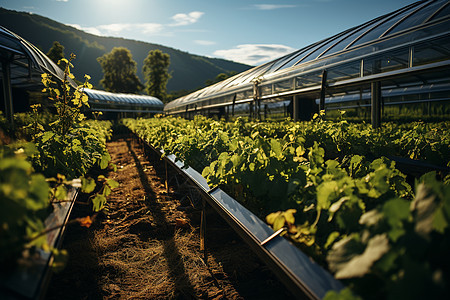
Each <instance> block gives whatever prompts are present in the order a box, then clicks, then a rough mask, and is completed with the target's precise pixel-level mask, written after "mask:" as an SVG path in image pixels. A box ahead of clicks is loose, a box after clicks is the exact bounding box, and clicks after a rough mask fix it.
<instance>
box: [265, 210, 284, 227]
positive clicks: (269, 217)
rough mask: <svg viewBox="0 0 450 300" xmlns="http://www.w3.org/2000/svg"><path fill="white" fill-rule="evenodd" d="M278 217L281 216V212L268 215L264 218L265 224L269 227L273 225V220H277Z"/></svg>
mask: <svg viewBox="0 0 450 300" xmlns="http://www.w3.org/2000/svg"><path fill="white" fill-rule="evenodd" d="M279 215H281V212H280V211H277V212H274V213H271V214H269V215H268V216H267V217H266V222H267V223H268V224H269V225H273V223H275V220H276V219H277V218H278V216H279Z"/></svg>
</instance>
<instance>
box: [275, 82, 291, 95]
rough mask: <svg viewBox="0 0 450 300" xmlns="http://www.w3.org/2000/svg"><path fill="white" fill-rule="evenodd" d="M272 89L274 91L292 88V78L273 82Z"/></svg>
mask: <svg viewBox="0 0 450 300" xmlns="http://www.w3.org/2000/svg"><path fill="white" fill-rule="evenodd" d="M273 89H274V92H275V93H279V92H284V91H289V90H292V79H288V80H283V81H279V82H275V83H274V84H273Z"/></svg>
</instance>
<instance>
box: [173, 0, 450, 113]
mask: <svg viewBox="0 0 450 300" xmlns="http://www.w3.org/2000/svg"><path fill="white" fill-rule="evenodd" d="M449 35H450V2H449V1H448V0H437V1H433V0H429V1H419V2H416V3H413V4H410V5H408V6H406V7H403V8H401V9H399V10H396V11H394V12H391V13H389V14H386V15H383V16H381V17H378V18H376V19H373V20H370V21H368V22H366V23H364V24H361V25H359V26H356V27H353V28H350V29H348V30H346V31H344V32H341V33H339V34H336V35H334V36H332V37H330V38H327V39H324V40H322V41H319V42H317V43H314V44H312V45H309V46H307V47H304V48H302V49H299V50H297V51H295V52H293V53H291V54H288V55H285V56H283V57H280V58H278V59H276V60H274V61H271V62H269V63H266V64H263V65H261V66H257V67H255V68H252V69H250V70H247V71H245V72H242V73H240V74H237V75H235V76H233V77H231V78H228V79H226V80H224V81H222V82H219V83H216V84H214V85H212V86H209V87H206V88H204V89H201V90H199V91H196V92H194V93H192V94H189V95H186V96H184V97H181V98H178V99H176V100H174V101H172V102H170V103H168V104H167V105H166V107H165V110H166V111H168V110H173V109H175V108H180V107H181V106H186V105H189V104H191V103H194V102H199V101H204V100H207V99H212V98H217V97H219V96H221V95H226V94H232V93H237V92H239V91H242V90H244V89H246V90H248V89H250V88H251V87H252V86H253V81H254V80H256V79H259V82H260V85H263V84H264V83H265V82H268V81H271V80H274V79H275V78H276V79H277V80H282V79H288V78H293V77H295V76H299V75H302V74H304V73H307V72H308V71H310V70H317V69H322V70H324V69H326V68H328V67H330V66H336V65H338V64H343V63H346V62H348V61H350V60H352V59H353V60H354V59H357V58H359V59H362V58H367V57H371V56H375V55H377V54H378V53H382V52H384V51H387V50H391V49H396V48H401V47H403V48H404V47H409V46H410V45H413V44H415V43H418V42H422V43H424V41H426V40H427V39H430V40H431V39H435V38H436V37H445V38H446V39H448V36H449ZM441 48H442V47H441ZM436 51H437V52H440V54H438V55H441V56H442V55H443V56H444V57H445V58H446V59H447V60H448V59H449V56H450V55H449V52H448V49H446V48H445V46H444V47H443V49H441V50H436ZM443 52H444V53H443ZM422 53H423V52H422ZM406 59H407V60H408V57H406ZM401 66H402V67H405V69H407V68H408V67H411V65H408V62H407V63H406V66H405V65H404V64H402V65H401ZM361 69H363V67H361ZM355 70H356V72H357V74H356V75H355V76H363V75H364V74H363V75H360V74H359V73H362V72H363V71H361V70H359V69H358V68H356V69H355ZM355 70H352V72H353V71H355ZM351 76H353V75H351ZM316 77H317V76H316ZM353 77H354V76H353Z"/></svg>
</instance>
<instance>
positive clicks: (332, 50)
mask: <svg viewBox="0 0 450 300" xmlns="http://www.w3.org/2000/svg"><path fill="white" fill-rule="evenodd" d="M382 20H383V19H379V20H374V21H373V22H371V23H368V24H366V25H362V27H358V28H356V29H355V31H352V32H353V33H349V35H347V37H345V38H344V39H342V40H341V41H340V42H338V43H337V44H336V45H334V46H333V47H331V48H330V49H329V50H328V51H327V52H326V53H324V55H329V54H332V53H335V52H338V51H341V50H343V49H344V48H345V47H347V45H348V44H350V43H351V42H353V41H354V40H355V39H356V38H357V37H358V36H360V35H361V34H362V33H363V32H365V31H367V30H370V28H372V27H374V26H376V25H378V24H380V23H381V22H382Z"/></svg>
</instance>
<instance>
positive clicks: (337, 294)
mask: <svg viewBox="0 0 450 300" xmlns="http://www.w3.org/2000/svg"><path fill="white" fill-rule="evenodd" d="M323 300H362V298H361V297H359V296H356V295H354V294H353V292H352V290H351V289H350V288H348V287H346V288H344V289H342V290H340V291H333V290H331V291H328V292H327V293H326V294H325V297H324V298H323Z"/></svg>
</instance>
